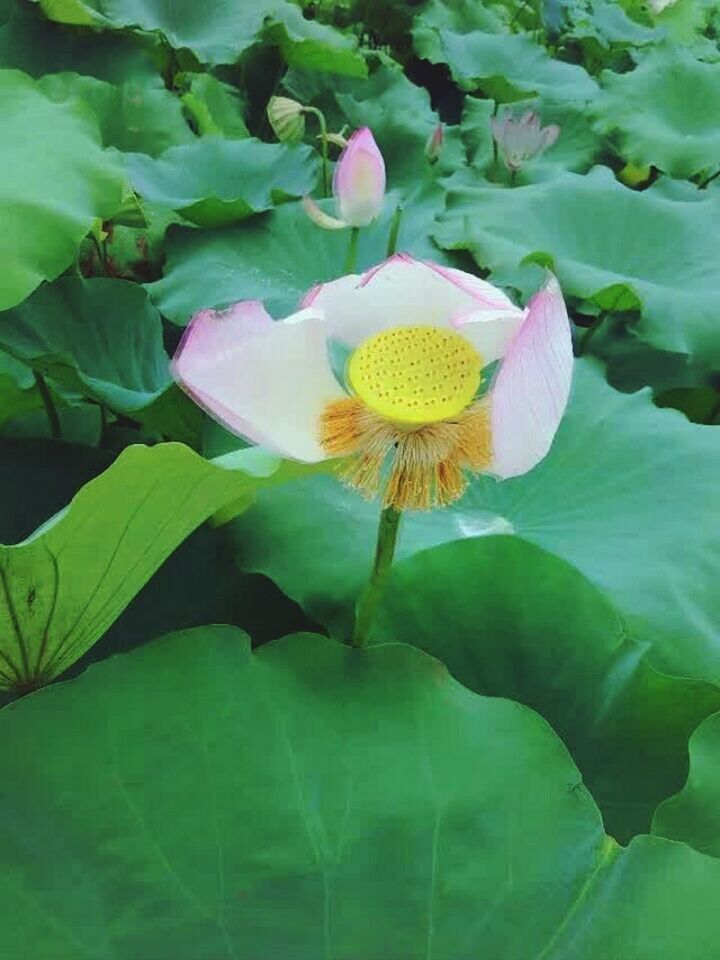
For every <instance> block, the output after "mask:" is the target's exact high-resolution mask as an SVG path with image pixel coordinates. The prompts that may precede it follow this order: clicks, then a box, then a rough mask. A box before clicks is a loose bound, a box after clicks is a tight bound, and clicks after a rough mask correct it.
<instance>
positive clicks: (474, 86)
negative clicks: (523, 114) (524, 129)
mask: <svg viewBox="0 0 720 960" xmlns="http://www.w3.org/2000/svg"><path fill="white" fill-rule="evenodd" d="M505 29H506V28H505V27H504V26H503V24H502V23H501V22H500V21H498V20H497V18H496V17H495V15H494V14H492V13H491V12H490V11H489V10H487V9H486V8H484V7H482V6H481V5H480V4H473V3H469V2H464V3H461V4H457V5H456V4H452V5H451V4H449V3H444V2H443V0H431V2H430V3H429V4H428V6H427V7H425V9H424V10H423V12H422V13H421V14H419V16H417V17H416V18H415V21H414V23H413V28H412V35H413V42H414V47H415V51H416V53H417V54H418V56H419V57H422V58H424V59H425V60H429V61H430V62H431V63H443V64H447V66H448V69H449V70H450V73H451V75H452V78H453V79H454V80H455V82H456V83H457V84H458V86H459V87H460V88H461V90H465V91H468V92H474V91H477V90H481V91H482V92H483V94H484V95H485V96H487V97H491V98H492V99H493V100H498V101H501V102H511V101H513V100H522V99H525V98H527V97H530V96H534V95H536V94H545V95H548V96H551V97H552V98H553V99H554V100H576V101H583V100H588V99H590V98H591V97H592V96H594V94H595V92H596V91H597V84H596V83H595V81H594V80H593V79H592V77H591V76H589V74H588V73H587V72H586V71H585V70H584V68H583V67H581V66H578V65H576V64H571V63H563V62H561V61H560V60H554V59H553V58H552V57H550V56H548V54H547V53H546V51H545V50H544V48H543V47H541V46H539V45H538V44H536V43H533V42H532V40H530V39H529V37H526V36H522V35H521V34H514V33H508V32H500V31H502V30H505Z"/></svg>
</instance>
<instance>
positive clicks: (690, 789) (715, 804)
mask: <svg viewBox="0 0 720 960" xmlns="http://www.w3.org/2000/svg"><path fill="white" fill-rule="evenodd" d="M689 750H690V773H689V775H688V778H687V783H686V784H685V785H684V787H683V789H682V790H681V791H680V792H679V793H678V794H677V795H676V796H674V797H671V798H670V799H669V800H666V801H665V803H663V804H662V805H661V806H660V808H659V809H658V811H657V813H656V814H655V819H654V820H653V833H655V834H657V835H658V836H661V837H668V838H669V839H670V840H679V841H681V842H683V843H687V844H689V845H690V846H691V847H694V848H695V849H696V850H700V851H702V853H707V854H709V855H710V856H711V857H720V762H719V761H720V713H715V714H714V715H713V716H712V717H708V718H707V720H705V721H704V722H703V723H701V724H700V726H699V727H698V728H697V730H696V731H695V733H694V734H693V735H692V737H691V738H690V745H689Z"/></svg>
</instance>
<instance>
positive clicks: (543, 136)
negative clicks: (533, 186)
mask: <svg viewBox="0 0 720 960" xmlns="http://www.w3.org/2000/svg"><path fill="white" fill-rule="evenodd" d="M490 126H491V128H492V135H493V138H494V140H495V142H496V143H497V145H498V147H499V148H500V150H501V152H502V155H503V159H504V160H505V165H506V166H507V168H508V170H510V171H513V172H515V171H517V170H519V169H520V167H521V166H522V165H523V163H525V162H526V161H527V160H532V158H533V157H537V156H539V155H540V154H541V153H543V151H545V150H547V148H548V147H551V146H552V145H553V144H554V143H555V141H556V140H557V138H558V136H559V135H560V127H559V126H558V125H557V124H556V123H552V124H550V125H549V126H547V127H541V126H540V117H539V116H538V115H537V113H535V111H534V110H528V112H527V113H525V114H523V115H522V116H521V117H513V116H512V115H511V114H508V113H506V114H504V115H503V116H502V117H492V118H491V120H490Z"/></svg>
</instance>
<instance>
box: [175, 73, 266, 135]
mask: <svg viewBox="0 0 720 960" xmlns="http://www.w3.org/2000/svg"><path fill="white" fill-rule="evenodd" d="M180 82H181V83H182V84H183V86H186V89H185V91H184V93H183V94H182V97H181V99H182V102H183V103H184V105H185V108H186V109H187V111H188V113H189V114H190V117H191V118H192V121H193V123H194V124H195V127H196V128H197V131H198V133H199V134H201V135H202V136H204V137H213V136H214V137H227V138H228V139H229V140H242V139H243V138H244V137H249V136H250V134H249V133H248V129H247V127H246V126H245V120H244V117H243V102H242V100H241V99H240V95H239V92H238V90H236V89H235V87H231V86H230V85H229V84H227V83H223V82H222V81H221V80H218V79H217V77H214V76H213V75H212V74H211V73H186V74H183V76H182V78H181V81H180Z"/></svg>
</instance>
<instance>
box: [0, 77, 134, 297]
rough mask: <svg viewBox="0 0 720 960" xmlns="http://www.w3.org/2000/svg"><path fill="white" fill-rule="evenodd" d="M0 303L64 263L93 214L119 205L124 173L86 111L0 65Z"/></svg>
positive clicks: (104, 213)
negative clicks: (49, 95) (0, 140)
mask: <svg viewBox="0 0 720 960" xmlns="http://www.w3.org/2000/svg"><path fill="white" fill-rule="evenodd" d="M0 102H1V103H2V135H3V149H2V150H1V151H0V222H2V232H1V233H0V262H1V263H2V279H0V310H6V309H7V308H8V307H13V306H15V304H16V303H19V302H20V301H21V300H24V299H25V297H27V296H28V294H30V293H32V291H33V290H34V289H35V287H37V286H38V284H40V283H41V282H42V281H43V280H51V279H54V278H55V277H56V276H58V275H59V274H60V273H62V271H63V270H64V269H65V268H66V267H67V266H69V265H70V264H71V263H72V261H73V259H74V258H75V256H76V254H77V250H78V247H79V245H80V241H81V240H82V238H83V237H84V236H85V234H86V233H87V232H88V230H89V229H90V227H91V225H92V223H93V220H94V219H95V218H96V217H110V216H111V215H112V214H113V213H114V211H115V209H116V208H117V207H118V206H119V204H120V198H121V194H122V175H121V172H120V169H119V166H118V164H117V162H116V161H115V160H114V159H113V158H112V157H111V156H110V155H109V154H107V153H103V151H102V149H101V147H100V144H99V143H98V137H97V130H96V129H95V127H94V125H93V123H92V122H91V119H90V116H89V115H87V114H86V112H85V111H84V110H79V109H76V106H75V105H74V104H59V103H53V102H52V101H51V100H49V99H48V98H47V97H45V96H44V95H43V94H42V93H41V91H40V88H39V87H38V86H37V84H36V83H35V82H34V81H33V80H31V79H30V78H29V77H27V76H25V74H22V73H19V72H18V71H16V70H0Z"/></svg>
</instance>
